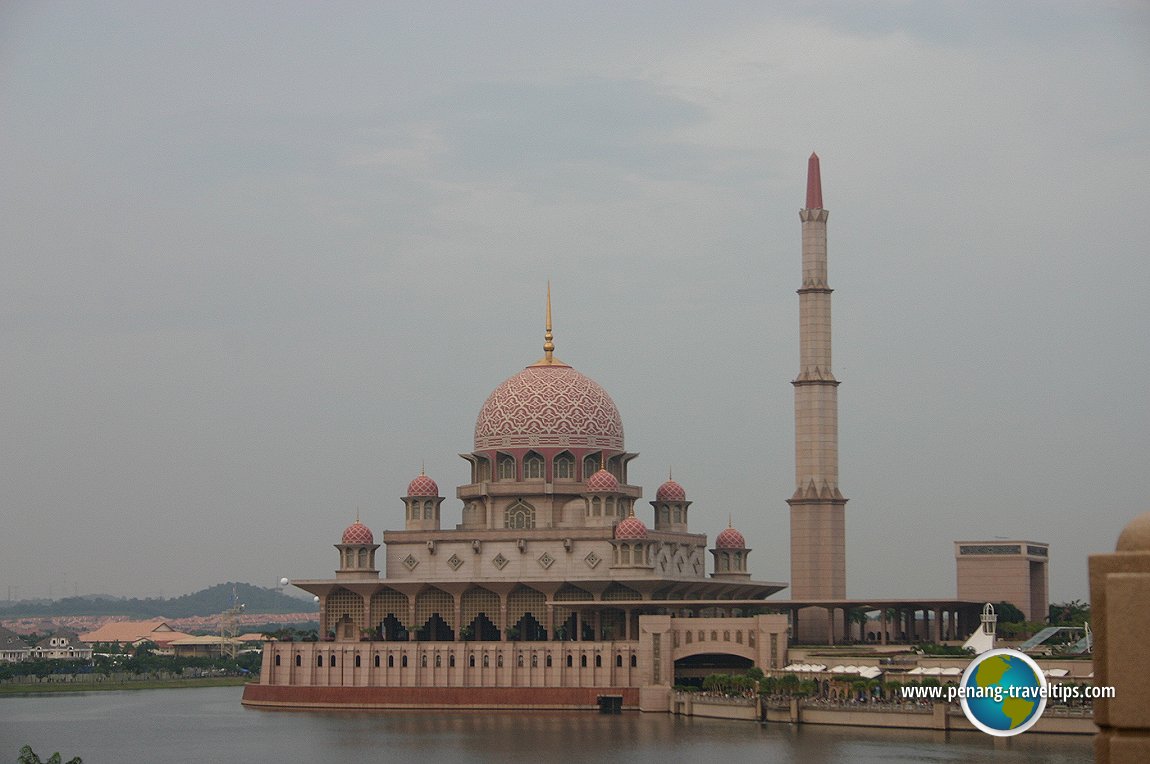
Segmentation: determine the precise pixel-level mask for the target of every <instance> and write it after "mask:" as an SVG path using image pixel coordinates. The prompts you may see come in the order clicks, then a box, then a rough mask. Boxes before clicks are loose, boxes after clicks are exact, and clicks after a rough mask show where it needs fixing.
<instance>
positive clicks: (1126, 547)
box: [1090, 512, 1150, 764]
mask: <svg viewBox="0 0 1150 764" xmlns="http://www.w3.org/2000/svg"><path fill="white" fill-rule="evenodd" d="M1147 603H1150V512H1147V513H1145V514H1142V515H1139V516H1138V517H1136V518H1134V520H1133V521H1131V522H1130V524H1129V525H1127V526H1126V528H1125V529H1124V530H1123V531H1122V534H1121V535H1120V536H1119V537H1118V544H1117V546H1116V548H1115V552H1114V553H1113V554H1095V555H1091V556H1090V617H1091V626H1092V627H1093V629H1094V683H1095V684H1096V685H1098V686H1100V687H1113V688H1114V697H1113V698H1109V699H1098V700H1095V701H1094V723H1095V724H1097V725H1098V734H1097V735H1095V736H1094V760H1095V761H1096V762H1099V764H1136V763H1139V762H1146V761H1150V682H1147V681H1146V678H1147V677H1148V676H1150V654H1148V653H1147V652H1146V635H1147V634H1150V608H1147Z"/></svg>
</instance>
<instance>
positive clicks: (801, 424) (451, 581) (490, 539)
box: [243, 155, 977, 711]
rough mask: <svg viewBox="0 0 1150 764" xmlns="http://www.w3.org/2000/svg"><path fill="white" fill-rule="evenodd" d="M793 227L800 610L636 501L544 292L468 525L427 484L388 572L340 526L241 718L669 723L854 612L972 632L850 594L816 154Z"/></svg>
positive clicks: (736, 555)
mask: <svg viewBox="0 0 1150 764" xmlns="http://www.w3.org/2000/svg"><path fill="white" fill-rule="evenodd" d="M800 219H801V221H802V228H803V244H802V285H801V288H800V289H799V300H800V372H799V374H798V376H797V377H796V379H795V380H794V382H793V384H794V387H795V450H796V489H795V492H794V494H793V495H792V496H791V498H790V499H788V502H787V503H788V504H789V505H790V508H791V509H790V515H791V591H792V595H793V599H791V600H787V601H783V600H768V599H767V598H769V597H771V596H772V595H775V594H776V593H778V592H780V591H781V590H783V589H785V588H786V587H787V584H784V583H778V582H769V581H753V580H751V578H750V574H749V573H748V570H747V558H748V556H749V555H750V553H751V549H750V548H748V547H747V543H746V540H745V538H744V537H743V535H742V534H741V533H739V531H737V530H736V529H735V528H733V527H728V528H726V529H725V530H722V531H721V532H720V533H719V534H718V535H717V536H716V538H715V542H714V544H713V545H712V546H710V547H708V545H707V536H706V535H705V534H702V533H698V532H696V531H693V530H691V528H690V523H689V515H690V508H691V503H692V502H691V501H690V500H688V498H687V491H686V490H685V489H684V487H683V486H682V485H680V484H679V483H677V482H675V481H674V480H673V479H670V477H668V480H667V481H666V482H664V483H663V484H662V485H660V486H659V487H658V489H657V490H656V491H655V499H654V501H651V502H649V504H650V505H651V509H650V510H647V509H646V508H643V507H641V506H640V500H641V498H642V495H643V491H642V488H641V487H640V486H637V485H632V484H631V483H630V482H629V481H628V466H629V464H630V462H631V461H632V460H633V459H634V458H635V457H636V456H637V454H636V453H634V452H630V451H628V450H627V448H626V446H625V444H624V438H623V420H622V417H621V416H620V414H619V410H618V409H617V408H616V406H615V404H614V402H613V401H612V400H611V396H610V395H608V393H607V391H606V390H604V389H603V388H602V387H601V386H600V385H599V384H597V383H596V382H594V381H593V380H591V379H589V378H588V377H586V376H585V375H583V374H581V373H579V372H578V371H577V370H576V369H574V368H573V367H572V366H570V365H568V364H566V363H564V362H563V361H561V360H559V358H558V357H556V355H555V344H554V340H553V335H552V331H551V309H550V294H548V301H547V321H546V333H545V336H544V344H543V356H542V358H540V359H539V360H538V361H536V362H535V363H532V364H531V365H529V366H527V367H526V368H525V369H523V370H522V371H520V372H518V373H517V374H515V375H513V376H512V377H510V378H509V379H507V380H506V381H504V382H503V383H502V384H500V385H499V386H498V387H496V388H495V390H494V392H492V393H491V394H490V395H489V396H488V397H487V400H486V401H485V402H484V403H483V406H482V407H481V408H480V410H479V416H478V418H477V420H476V424H475V439H474V444H473V448H472V450H471V451H470V452H469V453H466V454H463V457H464V458H465V459H466V460H467V462H468V463H469V466H470V476H469V477H470V479H469V480H468V482H467V483H465V484H464V485H461V486H458V488H457V489H456V496H457V497H458V498H459V499H460V500H461V501H462V505H463V506H462V516H461V517H460V518H459V520H460V521H459V522H458V524H456V525H454V527H448V528H444V527H443V525H442V520H441V511H442V505H443V501H444V497H443V496H442V495H441V491H440V489H439V486H438V484H437V483H436V482H435V481H434V480H432V479H431V478H430V477H429V476H427V475H424V474H420V475H418V476H416V477H415V478H414V479H413V480H412V481H411V483H410V484H409V485H408V487H407V493H406V495H405V496H404V497H403V504H404V516H405V527H404V529H403V530H389V531H384V532H383V534H382V539H381V540H382V542H383V544H384V545H386V551H385V554H384V559H383V565H382V571H381V569H380V566H379V565H377V560H376V552H377V551H378V550H379V547H380V544H379V543H376V535H375V534H374V533H373V532H372V531H371V529H369V528H368V527H367V526H366V525H364V524H363V523H361V522H359V521H358V520H357V521H356V522H355V523H353V524H352V525H350V526H349V527H348V528H347V529H346V530H345V531H344V532H343V535H342V537H341V538H340V541H339V543H338V544H336V545H335V548H336V549H337V550H338V555H339V567H338V569H337V570H336V571H335V577H334V578H330V579H323V580H295V581H292V584H294V585H295V586H297V587H299V588H301V589H303V590H305V591H308V592H311V593H313V594H314V595H315V596H316V597H318V598H319V602H320V615H319V619H320V624H321V626H320V631H321V634H322V635H324V638H323V639H322V640H321V641H319V642H268V643H265V647H264V652H263V669H262V673H261V677H260V681H259V683H258V684H250V685H248V686H247V687H246V688H245V690H244V698H243V702H244V703H245V704H248V705H254V706H280V707H313V708H322V707H356V708H437V707H439V708H441V707H466V708H591V707H595V706H596V705H597V702H598V699H600V698H602V697H615V698H618V699H620V701H621V703H622V706H623V707H625V708H639V709H642V710H648V711H666V710H668V708H669V704H670V702H671V687H672V685H673V684H675V683H677V682H684V681H691V680H692V679H698V678H700V677H703V676H706V675H707V674H709V673H714V672H716V671H725V672H729V671H731V670H735V669H745V668H749V667H751V666H758V667H760V668H762V669H764V670H770V669H778V668H782V667H783V666H785V665H787V663H788V645H789V644H790V642H791V641H793V640H800V641H803V642H807V643H813V642H820V643H828V642H830V643H833V642H835V640H836V638H837V639H841V638H843V637H844V636H849V635H850V628H851V625H850V622H849V612H850V611H851V610H852V609H856V610H857V609H858V608H859V607H866V608H881V609H882V613H883V618H884V621H883V623H882V638H883V640H884V641H885V639H886V635H887V633H888V630H889V629H888V626H895V627H896V628H895V630H894V633H896V634H897V633H899V632H898V628H899V627H905V628H909V629H911V630H912V631H913V629H915V628H920V621H919V619H918V618H917V617H916V616H915V613H916V612H921V613H924V614H925V615H926V616H927V618H926V619H925V623H926V624H928V628H930V626H929V624H932V623H933V631H934V634H933V636H935V637H937V638H944V637H946V636H951V637H954V636H956V635H957V634H958V633H959V632H960V631H962V630H963V629H969V628H971V624H972V623H973V620H972V617H973V613H974V611H972V610H971V607H970V605H971V603H964V602H963V603H960V602H943V601H939V602H934V603H921V602H916V603H909V602H902V601H895V600H882V601H878V600H873V601H871V600H868V601H865V602H864V601H857V602H856V601H850V600H846V599H845V596H846V572H845V567H846V566H845V559H846V555H845V530H844V507H845V504H846V501H847V500H846V499H845V498H843V496H842V494H841V493H840V491H839V487H838V442H837V441H838V435H837V429H838V427H837V400H836V388H837V386H838V384H839V383H838V382H837V381H836V380H835V378H834V375H833V374H832V372H831V322H830V295H831V289H830V288H829V286H828V285H827V278H826V274H827V269H826V266H827V257H826V221H827V211H826V210H825V209H823V207H822V189H821V182H820V175H819V164H818V157H817V156H815V155H812V156H811V159H810V163H809V167H808V178H807V205H806V207H805V208H804V209H803V210H802V211H801V212H800ZM644 518H648V519H649V521H646V522H645V521H644ZM708 557H709V559H708ZM381 573H382V576H381ZM974 607H975V609H977V605H975V606H974ZM892 610H893V612H894V613H895V619H896V620H895V623H894V624H889V625H888V623H887V622H886V620H885V619H886V613H887V612H889V611H892ZM932 613H933V615H934V619H933V621H932V620H931V618H930V615H931V614H932ZM840 618H841V620H840ZM902 633H903V634H904V636H905V633H906V632H905V631H903V632H902ZM912 636H913V635H912Z"/></svg>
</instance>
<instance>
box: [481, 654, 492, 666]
mask: <svg viewBox="0 0 1150 764" xmlns="http://www.w3.org/2000/svg"><path fill="white" fill-rule="evenodd" d="M487 658H488V656H486V655H484V656H483V668H489V667H490V666H491V663H490V662H489V661H488V660H487Z"/></svg>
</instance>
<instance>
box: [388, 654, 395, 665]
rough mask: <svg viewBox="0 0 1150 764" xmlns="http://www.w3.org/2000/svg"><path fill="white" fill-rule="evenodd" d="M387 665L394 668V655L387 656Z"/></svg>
mask: <svg viewBox="0 0 1150 764" xmlns="http://www.w3.org/2000/svg"><path fill="white" fill-rule="evenodd" d="M387 667H388V668H395V656H394V655H389V656H387Z"/></svg>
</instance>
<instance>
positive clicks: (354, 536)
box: [343, 520, 375, 544]
mask: <svg viewBox="0 0 1150 764" xmlns="http://www.w3.org/2000/svg"><path fill="white" fill-rule="evenodd" d="M343 543H344V544H374V543H375V537H374V536H372V535H371V529H370V528H368V527H367V526H366V525H364V524H363V523H361V522H360V521H359V520H356V521H355V522H354V523H352V524H351V525H349V526H347V530H345V531H344V532H343Z"/></svg>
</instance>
